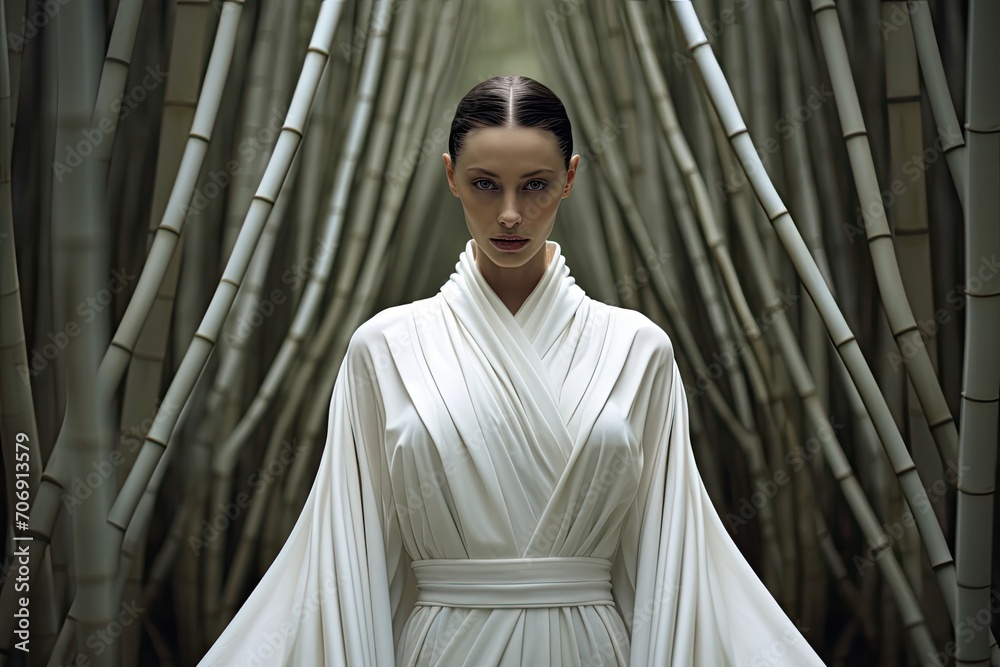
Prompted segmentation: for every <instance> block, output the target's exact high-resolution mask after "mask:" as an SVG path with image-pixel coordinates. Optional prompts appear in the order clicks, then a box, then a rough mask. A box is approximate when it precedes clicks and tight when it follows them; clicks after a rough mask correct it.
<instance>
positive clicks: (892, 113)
mask: <svg viewBox="0 0 1000 667" xmlns="http://www.w3.org/2000/svg"><path fill="white" fill-rule="evenodd" d="M896 17H902V21H905V25H904V26H903V27H902V28H901V29H900V30H894V31H892V32H887V33H886V35H885V51H886V54H885V56H886V57H885V72H886V105H887V107H888V109H887V115H888V120H889V123H888V128H889V171H888V179H889V180H888V182H890V183H892V186H891V187H892V188H894V189H895V190H894V192H898V193H899V194H898V196H897V198H896V199H895V200H894V204H893V207H892V208H890V209H889V211H888V213H889V219H890V222H891V224H892V232H893V243H894V245H895V247H896V256H897V257H898V259H899V266H900V270H901V278H902V279H903V284H904V288H905V290H906V296H907V298H908V299H909V301H910V305H911V307H912V309H913V312H914V315H915V316H916V317H917V319H918V321H919V322H921V323H928V322H934V303H933V298H932V284H931V273H930V272H929V271H928V270H927V267H929V266H931V249H930V238H929V230H928V222H927V195H926V189H925V181H924V172H923V171H922V170H921V171H918V172H917V173H916V174H913V173H909V172H910V171H912V170H911V168H910V167H909V164H910V161H911V160H913V156H916V155H922V154H923V151H924V144H923V137H922V136H921V135H922V133H921V129H922V124H921V113H920V75H919V71H918V69H917V54H916V49H915V47H914V42H913V33H912V31H910V30H909V29H908V27H909V18H908V14H907V5H906V3H905V2H899V1H892V2H883V3H882V20H883V21H890V20H894V21H896V22H897V23H898V22H899V20H900V19H899V18H896ZM904 169H906V170H907V172H904ZM904 176H905V177H906V180H905V181H904V180H903V178H904ZM899 183H903V184H905V185H903V186H902V190H901V191H900V188H898V187H897V184H899ZM933 333H934V331H928V330H927V329H924V330H923V331H921V335H922V338H923V345H924V346H925V347H926V348H927V350H928V356H929V358H930V362H931V365H932V367H933V368H934V372H935V375H937V368H938V365H937V354H936V350H935V346H934V344H933ZM906 385H907V387H906V393H907V401H906V406H907V415H906V417H907V419H906V422H907V425H908V430H909V433H910V450H911V451H912V452H913V459H914V462H915V463H916V464H917V468H918V470H920V473H921V477H923V478H924V479H942V478H943V476H944V473H943V470H942V468H941V461H940V459H939V458H938V456H937V452H936V451H935V448H934V441H933V439H932V437H931V434H930V432H929V431H928V429H927V424H926V420H925V419H924V416H923V414H922V413H921V410H920V402H919V400H918V399H917V395H916V393H915V391H914V388H913V384H912V382H911V381H909V380H907V383H906ZM900 550H901V552H902V554H903V560H904V563H906V566H907V576H908V577H909V579H910V582H911V583H912V585H913V587H914V589H915V590H916V591H917V594H918V595H919V594H920V588H921V584H922V581H923V572H922V561H921V555H920V546H919V539H918V536H917V535H916V533H915V532H914V531H907V532H906V534H905V535H904V537H903V539H902V540H901V541H900Z"/></svg>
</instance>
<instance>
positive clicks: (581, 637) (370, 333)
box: [200, 240, 823, 667]
mask: <svg viewBox="0 0 1000 667" xmlns="http://www.w3.org/2000/svg"><path fill="white" fill-rule="evenodd" d="M473 243H474V241H472V240H469V242H468V244H467V245H466V248H465V251H464V252H463V253H462V254H461V256H460V258H459V262H458V264H457V265H456V267H455V273H453V274H452V275H451V277H450V279H449V280H448V282H447V283H446V284H445V285H444V286H443V287H442V288H441V291H440V292H439V293H438V294H436V295H435V296H433V297H431V298H428V299H422V300H420V301H416V302H414V303H411V304H406V305H402V306H396V307H393V308H389V309H387V310H384V311H382V312H381V313H379V314H377V315H376V316H374V317H373V318H371V319H370V320H368V321H367V322H365V323H364V324H363V325H362V326H361V327H359V328H358V330H357V331H356V332H355V334H354V335H353V337H352V339H351V341H350V344H349V346H348V350H347V353H346V356H345V358H344V361H343V363H342V366H341V368H340V372H339V375H338V377H337V380H336V383H335V384H334V388H333V397H332V401H331V405H330V421H329V434H328V437H327V442H326V449H325V451H324V453H323V456H322V460H321V463H320V466H319V470H318V472H317V474H316V479H315V482H314V483H313V486H312V490H311V491H310V493H309V496H308V499H307V500H306V503H305V506H304V507H303V510H302V514H301V515H300V517H299V519H298V521H297V522H296V524H295V526H294V528H293V529H292V531H291V534H290V535H289V537H288V540H287V541H286V543H285V545H284V546H283V548H282V549H281V551H280V552H279V554H278V555H277V557H276V558H275V560H274V562H273V563H272V564H271V566H270V568H269V569H268V570H267V572H266V573H265V575H264V577H263V578H262V580H261V581H260V583H259V584H258V585H257V587H256V588H255V590H254V591H253V593H252V594H251V595H250V597H249V599H248V600H247V601H246V603H245V604H244V605H243V607H242V608H241V609H240V610H239V612H238V613H237V615H236V616H235V618H234V619H233V620H232V622H230V623H229V625H228V627H227V628H226V629H225V631H224V632H223V634H222V635H221V636H220V637H219V638H218V640H217V641H216V642H215V644H214V645H213V646H212V648H211V649H210V650H209V652H208V654H207V655H206V656H205V657H204V658H203V660H202V662H201V663H200V664H201V665H225V666H226V667H232V666H236V665H243V666H252V665H320V664H322V665H338V666H344V667H385V666H391V665H398V666H402V665H407V666H416V665H419V666H438V667H458V666H460V665H465V666H468V667H473V666H474V667H491V666H494V665H495V666H501V665H502V666H510V667H512V666H521V665H525V666H528V665H530V666H533V667H534V666H548V667H570V666H578V665H579V666H582V665H587V666H593V667H597V666H600V665H614V666H616V667H618V666H625V665H628V666H630V667H650V666H651V665H678V666H681V665H683V666H689V665H699V666H701V665H705V666H708V667H722V666H724V665H749V666H751V667H759V666H763V665H769V666H773V665H822V664H823V663H822V662H821V661H820V659H819V657H818V656H817V655H816V653H815V652H814V651H813V649H812V648H811V647H810V646H809V644H808V643H807V642H806V640H805V638H804V637H803V635H802V634H801V633H800V632H799V630H798V629H797V628H796V627H795V625H794V624H793V623H792V622H791V621H790V620H789V618H788V617H787V616H786V615H785V613H784V612H783V611H782V610H781V608H780V607H779V606H778V604H777V602H776V601H775V600H774V598H772V596H771V595H770V594H769V593H768V591H767V589H766V588H765V587H764V585H763V584H762V583H761V582H760V580H759V579H758V578H757V576H756V575H755V574H754V571H753V570H752V569H751V567H750V566H749V564H748V563H747V561H746V560H745V559H744V558H743V556H742V555H741V553H740V552H739V550H738V549H737V547H736V545H735V543H734V542H733V541H732V539H731V538H730V537H729V535H728V533H727V532H726V530H725V528H724V527H723V524H722V521H721V520H720V518H719V516H718V514H717V512H716V511H715V509H714V507H713V505H712V503H711V501H710V500H709V497H708V494H707V493H706V491H705V487H704V485H703V483H702V480H701V477H700V475H699V473H698V470H697V468H696V466H695V460H694V456H693V454H692V450H691V443H690V439H689V434H688V408H687V401H686V398H685V395H684V389H683V385H682V383H681V377H680V374H679V372H678V369H677V364H676V363H675V362H674V350H673V347H672V345H671V342H670V339H669V338H668V337H667V335H666V334H665V333H664V332H663V330H662V329H660V328H659V327H658V326H657V325H656V324H655V323H653V322H652V321H651V320H649V319H648V318H647V317H646V316H644V315H642V314H641V313H639V312H636V311H632V310H628V309H623V308H618V307H614V306H610V305H607V304H604V303H601V302H598V301H594V300H592V299H591V298H589V297H588V296H586V294H585V293H584V291H583V290H582V289H580V287H579V286H577V285H576V284H575V280H574V279H573V277H571V276H570V272H569V268H568V266H567V265H566V260H565V257H563V256H562V254H561V248H560V246H559V244H557V243H555V242H553V241H549V242H548V243H547V247H546V249H545V251H546V252H548V253H549V255H550V257H551V260H550V262H549V265H548V267H547V269H546V272H545V274H544V276H543V277H542V279H541V281H540V282H539V283H538V285H537V286H536V287H535V289H534V291H532V293H531V294H530V296H529V297H528V298H527V300H526V301H525V302H524V304H523V305H522V306H521V307H520V309H519V310H518V311H517V313H516V315H515V314H511V312H510V311H509V310H508V309H507V307H506V306H504V304H503V303H502V302H501V301H500V299H499V298H498V297H497V295H496V294H495V293H494V292H493V291H492V289H491V288H490V287H489V285H488V284H487V283H486V281H485V280H484V278H483V276H482V274H481V273H480V272H479V270H478V267H477V266H476V264H475V261H474V260H473V254H472V249H473ZM439 559H462V560H463V561H465V562H464V566H467V567H465V569H463V570H462V572H464V574H461V573H460V572H459V571H458V569H457V568H455V567H450V565H451V564H449V563H444V564H442V563H440V562H439ZM466 559H473V560H466ZM479 559H484V560H487V559H488V560H490V561H492V562H488V563H477V562H475V561H476V560H479ZM521 559H544V560H536V561H534V563H532V562H531V561H523V560H521ZM416 561H421V562H420V563H418V564H417V567H416V568H411V563H413V562H416ZM492 566H495V568H494V569H491V567H492ZM609 567H610V576H608V574H607V573H608V568H609ZM421 568H423V569H422V570H421V571H422V572H427V574H426V575H424V576H425V581H423V583H422V587H423V588H422V589H421V590H422V593H421V595H424V596H427V595H429V596H430V598H431V602H427V600H426V599H424V600H423V601H422V602H420V604H418V589H417V587H416V583H417V581H416V572H415V570H417V569H421ZM469 568H472V569H469ZM505 568H506V569H505ZM601 573H604V576H603V579H602V575H601ZM491 575H492V581H493V583H492V584H490V583H489V581H488V580H489V578H490V576H491ZM462 577H465V579H464V581H465V582H466V583H462V581H463V579H462ZM515 578H520V579H519V581H517V582H515V581H513V580H514V579H515ZM609 578H610V585H609V583H608V579H609ZM449 579H451V583H452V586H450V587H449ZM456 581H457V582H458V583H456ZM435 582H436V584H435ZM435 591H436V593H435ZM608 591H610V592H608ZM435 594H436V595H438V596H439V597H440V596H445V598H447V596H452V597H451V598H447V599H445V598H442V599H441V600H439V601H438V603H437V604H435V603H434V602H433V597H434V595H435ZM547 596H548V597H547ZM456 600H457V601H459V602H461V603H462V604H464V605H465V606H444V605H445V604H450V605H454V604H456ZM546 600H548V602H546ZM518 604H521V605H522V606H520V607H519V606H517V605H518ZM547 604H551V605H559V606H545V605H547Z"/></svg>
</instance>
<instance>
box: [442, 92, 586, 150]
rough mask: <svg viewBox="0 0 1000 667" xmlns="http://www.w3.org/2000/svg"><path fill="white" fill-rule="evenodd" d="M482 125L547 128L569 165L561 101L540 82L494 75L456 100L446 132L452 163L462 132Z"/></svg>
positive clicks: (569, 140)
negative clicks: (453, 115) (456, 106)
mask: <svg viewBox="0 0 1000 667" xmlns="http://www.w3.org/2000/svg"><path fill="white" fill-rule="evenodd" d="M483 127H534V128H538V129H540V130H546V131H548V132H551V133H552V134H553V135H554V136H555V138H556V142H557V143H558V145H559V151H560V152H561V153H562V155H563V162H565V166H566V168H567V169H569V161H570V157H572V155H573V128H572V126H571V125H570V122H569V116H568V115H567V114H566V108H565V107H564V106H563V103H562V101H561V100H560V99H559V98H558V97H557V96H556V94H555V93H553V92H552V91H551V90H549V88H548V87H547V86H545V85H544V84H541V83H539V82H538V81H535V80H534V79H532V78H530V77H526V76H520V75H512V76H494V77H490V78H489V79H486V80H485V81H483V82H482V83H479V84H477V85H476V86H475V87H474V88H472V90H470V91H469V92H468V93H466V94H465V97H463V98H462V100H461V101H460V102H459V103H458V108H456V109H455V118H454V120H452V122H451V134H450V135H449V136H448V153H449V154H450V155H451V161H452V164H454V163H456V162H457V160H458V155H459V153H460V152H461V151H462V145H463V143H464V141H465V135H466V134H468V133H469V132H470V131H472V130H475V129H479V128H483Z"/></svg>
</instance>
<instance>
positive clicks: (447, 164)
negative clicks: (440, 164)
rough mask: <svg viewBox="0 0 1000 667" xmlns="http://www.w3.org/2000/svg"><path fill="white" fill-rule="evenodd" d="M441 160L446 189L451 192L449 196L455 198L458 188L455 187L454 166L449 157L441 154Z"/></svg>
mask: <svg viewBox="0 0 1000 667" xmlns="http://www.w3.org/2000/svg"><path fill="white" fill-rule="evenodd" d="M441 158H442V159H443V160H444V175H445V177H447V179H448V189H450V190H451V194H453V195H455V196H456V197H457V196H458V186H457V185H455V166H454V165H453V164H452V163H451V155H449V154H448V153H442V154H441Z"/></svg>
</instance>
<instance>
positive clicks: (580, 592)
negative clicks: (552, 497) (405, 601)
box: [412, 556, 614, 609]
mask: <svg viewBox="0 0 1000 667" xmlns="http://www.w3.org/2000/svg"><path fill="white" fill-rule="evenodd" d="M412 567H413V572H414V574H415V575H416V577H417V602H416V604H417V605H432V606H442V607H475V608H480V609H496V608H519V607H520V608H524V607H573V606H578V605H612V606H613V605H614V598H613V597H612V596H611V561H609V560H607V559H606V558H590V557H586V556H566V557H551V558H431V559H425V560H415V561H413V563H412Z"/></svg>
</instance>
